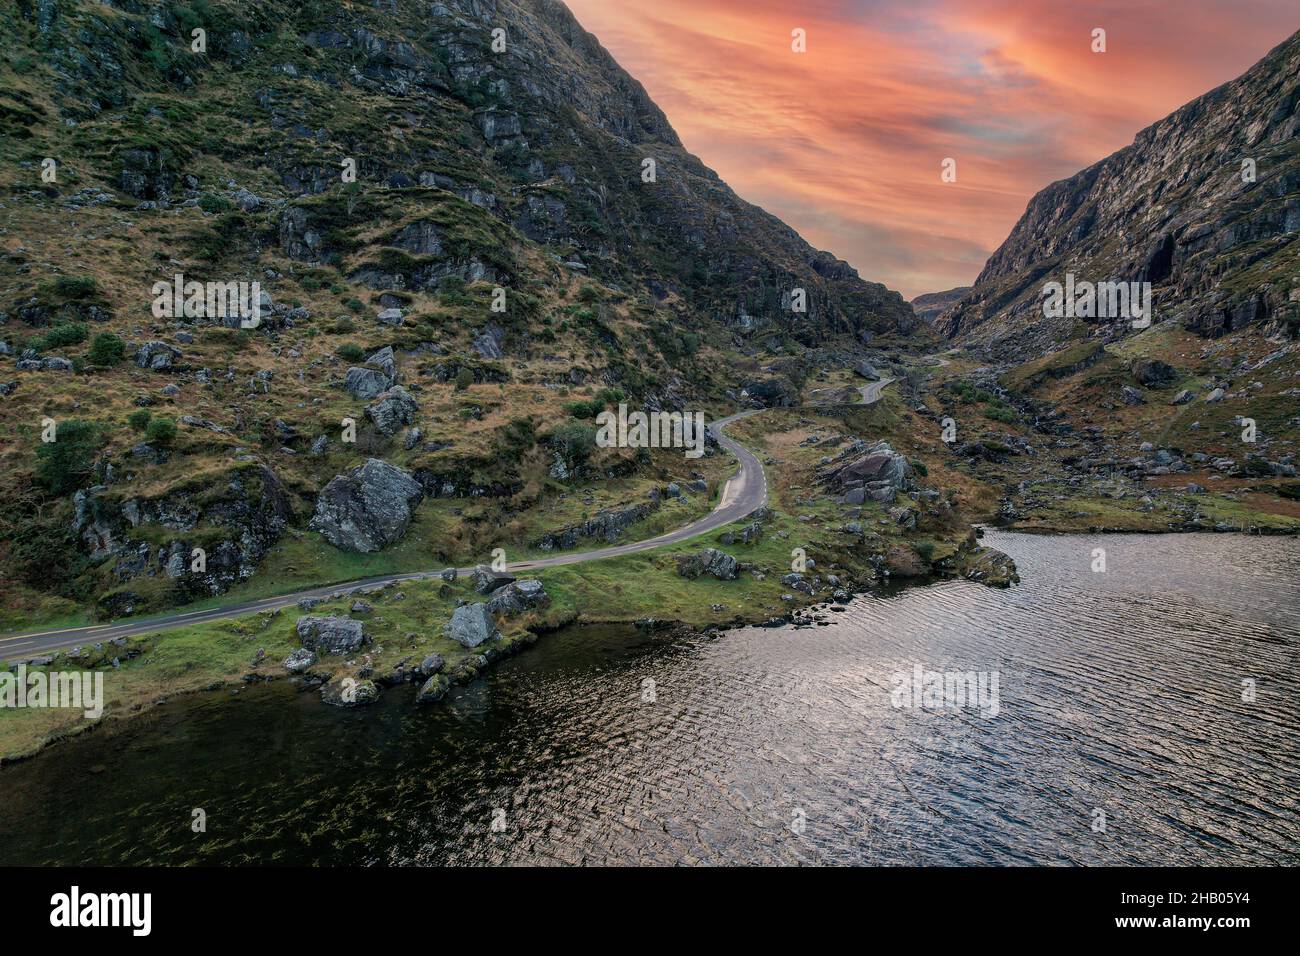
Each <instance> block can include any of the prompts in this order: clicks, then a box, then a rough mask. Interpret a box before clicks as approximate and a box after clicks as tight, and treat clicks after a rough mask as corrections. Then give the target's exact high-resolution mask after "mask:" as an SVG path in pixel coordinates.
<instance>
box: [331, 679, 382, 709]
mask: <svg viewBox="0 0 1300 956" xmlns="http://www.w3.org/2000/svg"><path fill="white" fill-rule="evenodd" d="M320 699H321V700H322V701H323V702H324V703H326V704H329V705H330V706H331V707H363V706H365V705H366V704H373V703H374V702H375V701H377V700H378V699H379V687H378V685H376V684H375V682H374V681H372V680H369V679H366V678H359V677H344V678H341V679H338V680H331V681H330V682H329V683H328V684H326V685H325V686H324V687H322V688H321V689H320Z"/></svg>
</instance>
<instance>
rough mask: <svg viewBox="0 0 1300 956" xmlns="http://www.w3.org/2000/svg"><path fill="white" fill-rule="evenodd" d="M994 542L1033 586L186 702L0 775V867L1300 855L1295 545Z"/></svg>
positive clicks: (557, 645)
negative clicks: (414, 674)
mask: <svg viewBox="0 0 1300 956" xmlns="http://www.w3.org/2000/svg"><path fill="white" fill-rule="evenodd" d="M987 541H988V543H991V544H993V545H994V546H997V547H1000V548H1002V549H1004V550H1006V551H1007V552H1009V553H1010V554H1012V555H1013V556H1014V557H1015V559H1016V561H1017V563H1018V564H1019V566H1020V571H1021V575H1022V577H1023V579H1024V583H1023V584H1022V585H1021V586H1020V587H1017V588H1014V589H1012V590H1010V591H994V590H990V589H986V588H984V587H981V586H979V585H975V584H971V583H968V582H964V581H953V582H947V583H942V584H938V585H934V586H929V587H918V588H910V589H906V590H903V591H901V592H899V593H895V594H892V595H889V596H885V597H862V598H858V599H856V600H855V601H854V603H853V604H852V605H851V606H850V607H849V608H848V610H847V611H846V612H845V613H842V614H833V613H827V614H826V615H825V617H826V618H827V619H828V620H830V622H831V623H830V624H829V625H828V626H824V627H808V628H803V629H792V628H785V629H762V628H749V629H743V630H739V631H732V632H728V633H726V634H722V635H719V636H716V637H686V638H683V637H671V638H669V637H663V636H655V635H647V634H641V633H637V632H636V631H633V630H630V629H624V628H580V629H574V630H570V631H567V632H565V633H561V634H556V635H551V636H548V637H546V638H544V639H543V640H542V641H541V642H540V643H539V644H538V646H537V647H535V648H534V649H532V650H530V651H528V652H526V653H525V654H523V655H521V656H519V657H516V658H514V659H511V660H509V661H506V662H503V663H502V664H500V665H498V666H497V667H496V668H495V670H494V671H493V672H491V673H490V675H489V676H488V677H487V678H486V679H485V680H482V681H480V682H478V683H476V684H474V685H472V686H470V687H467V688H462V689H461V690H459V691H458V692H456V693H455V694H453V695H452V696H450V697H449V698H448V699H447V701H446V702H445V705H444V706H441V707H434V708H431V709H419V710H417V709H416V708H415V707H414V706H412V703H411V698H412V696H413V694H414V689H411V688H401V689H397V690H390V691H386V692H385V693H384V695H383V697H382V698H381V701H380V703H378V704H377V705H376V706H374V707H371V708H369V709H366V710H358V711H340V710H336V709H333V708H329V707H326V706H323V705H322V704H321V703H320V702H319V699H318V696H317V695H316V694H314V693H297V692H295V691H294V690H293V689H292V688H291V687H290V686H288V685H287V684H280V685H278V686H262V687H256V688H251V689H248V690H244V691H242V692H241V693H239V694H238V695H231V694H230V693H229V692H218V693H211V694H204V695H200V696H196V697H193V698H190V699H187V700H183V701H177V702H174V703H172V704H169V705H167V706H165V707H163V708H160V709H159V710H157V711H156V712H154V713H152V714H149V715H146V716H144V717H142V718H141V719H139V720H138V721H134V722H131V723H128V724H126V725H124V726H121V727H117V728H114V729H112V730H108V731H102V730H101V731H96V732H94V733H91V734H88V735H85V736H84V737H81V738H78V739H75V740H72V741H70V742H67V743H64V744H60V745H58V746H55V747H53V748H51V749H49V750H47V751H46V752H44V753H43V754H41V755H40V756H38V757H37V758H36V759H34V760H31V761H28V762H25V763H21V764H18V765H15V766H12V767H6V768H4V769H0V863H5V864H16V863H56V862H57V863H91V864H96V863H173V864H179V863H191V862H198V863H277V862H279V863H313V862H314V863H325V864H329V863H395V864H447V863H449V864H482V863H511V864H527V863H650V864H676V863H835V864H1028V863H1046V864H1100V863H1119V864H1148V863H1176V864H1211V863H1235V864H1265V863H1289V864H1296V863H1300V675H1298V673H1297V663H1298V660H1297V658H1298V654H1297V652H1298V651H1300V594H1298V590H1300V540H1296V539H1278V538H1248V537H1243V536H1235V535H1232V536H1229V535H1165V536H1152V537H1143V536H1104V537H1083V536H1080V537H1050V538H1049V537H1034V536H1026V535H1007V534H999V533H993V532H990V533H989V535H988V538H987ZM1095 547H1104V548H1105V549H1106V552H1107V565H1108V570H1107V571H1106V572H1105V573H1094V572H1093V571H1092V570H1091V569H1090V566H1091V564H1092V561H1093V556H1092V549H1093V548H1095ZM918 665H919V666H920V668H921V670H922V672H927V671H929V672H938V673H946V672H957V673H962V674H964V673H968V672H969V673H974V674H977V675H983V679H984V684H983V685H982V686H983V688H984V690H985V691H986V694H985V698H984V701H983V706H980V705H979V702H978V701H967V702H966V703H967V706H933V705H935V704H936V703H941V701H935V700H929V701H927V699H926V698H925V697H921V698H920V700H919V703H921V704H927V703H928V704H930V705H932V706H895V704H896V703H912V702H913V699H912V697H911V695H910V693H907V694H902V695H900V694H892V693H891V692H893V691H894V690H895V688H896V687H898V686H899V678H898V677H897V675H912V674H913V673H915V670H916V668H917V666H918ZM993 675H996V678H997V685H996V686H997V696H996V701H995V703H996V706H995V707H992V706H989V704H990V703H993V702H994V701H993V699H992V698H991V697H990V692H991V689H992V684H991V680H992V678H993ZM651 681H652V682H653V685H651V684H650V683H649V682H651ZM1247 681H1251V682H1253V688H1254V695H1253V696H1254V699H1253V700H1250V701H1247V700H1243V691H1244V690H1246V689H1247V688H1248V685H1247V684H1245V683H1243V682H1247ZM1247 696H1250V694H1249V693H1248V694H1247ZM891 697H892V699H891ZM646 698H653V700H648V699H646ZM960 703H961V701H960V700H957V701H949V704H960ZM195 808H202V809H203V810H204V811H205V812H206V815H207V832H206V833H203V834H196V833H193V832H192V831H191V826H190V824H191V819H192V811H193V810H194V809H195ZM1103 822H1104V829H1102V824H1103Z"/></svg>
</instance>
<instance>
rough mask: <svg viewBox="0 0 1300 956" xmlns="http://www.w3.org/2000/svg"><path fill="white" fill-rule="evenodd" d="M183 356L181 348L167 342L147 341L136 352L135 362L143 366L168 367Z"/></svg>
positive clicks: (149, 367) (153, 367) (156, 368)
mask: <svg viewBox="0 0 1300 956" xmlns="http://www.w3.org/2000/svg"><path fill="white" fill-rule="evenodd" d="M180 357H181V350H180V349H178V348H176V347H175V346H172V345H168V344H167V343H166V342H146V343H144V345H142V346H140V348H139V349H137V350H136V353H135V364H136V365H138V366H140V367H141V368H148V369H154V370H158V369H167V368H171V367H172V362H173V361H174V360H175V359H178V358H180Z"/></svg>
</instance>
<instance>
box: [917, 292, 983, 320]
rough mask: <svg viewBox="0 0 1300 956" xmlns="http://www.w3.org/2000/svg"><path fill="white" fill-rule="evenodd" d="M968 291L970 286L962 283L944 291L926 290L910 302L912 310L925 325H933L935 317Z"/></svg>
mask: <svg viewBox="0 0 1300 956" xmlns="http://www.w3.org/2000/svg"><path fill="white" fill-rule="evenodd" d="M969 291H970V286H968V285H963V286H958V287H957V288H955V289H948V290H947V291H945V292H927V293H925V294H924V295H918V296H917V297H916V298H915V299H913V300H912V301H911V303H910V304H911V306H912V312H913V313H915V315H916V317H917V318H918V319H920V320H921V321H922V322H924V323H925V324H926V325H933V324H934V321H935V319H937V318H939V316H941V315H943V313H945V312H947V311H948V310H949V309H950V308H952V307H953V306H954V305H955V304H956V303H957V302H959V301H960V300H961V298H962V296H964V295H965V294H966V293H967V292H969Z"/></svg>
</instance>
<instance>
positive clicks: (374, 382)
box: [343, 365, 393, 399]
mask: <svg viewBox="0 0 1300 956" xmlns="http://www.w3.org/2000/svg"><path fill="white" fill-rule="evenodd" d="M392 387H393V380H392V379H391V378H389V377H388V376H387V375H385V374H384V373H383V372H381V371H379V370H378V369H373V368H361V367H359V366H355V365H354V366H353V367H352V368H350V369H348V372H347V375H346V377H345V378H344V380H343V389H344V391H346V392H347V393H348V394H349V395H351V396H352V397H353V398H361V399H367V398H374V397H375V396H376V395H380V394H382V393H383V392H386V391H388V390H389V389H390V388H392Z"/></svg>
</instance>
